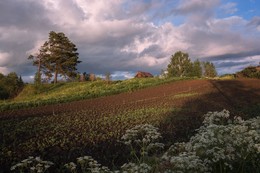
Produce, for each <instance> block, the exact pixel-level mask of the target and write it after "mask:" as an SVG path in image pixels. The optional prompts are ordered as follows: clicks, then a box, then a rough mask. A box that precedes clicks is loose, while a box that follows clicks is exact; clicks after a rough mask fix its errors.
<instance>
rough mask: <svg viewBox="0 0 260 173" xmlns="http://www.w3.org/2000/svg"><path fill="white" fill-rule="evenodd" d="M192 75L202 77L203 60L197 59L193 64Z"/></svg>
mask: <svg viewBox="0 0 260 173" xmlns="http://www.w3.org/2000/svg"><path fill="white" fill-rule="evenodd" d="M191 76H193V77H199V78H201V77H202V67H201V62H200V61H199V60H198V59H197V60H196V61H194V63H193V64H192V74H191Z"/></svg>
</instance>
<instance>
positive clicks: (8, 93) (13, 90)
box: [0, 72, 24, 99]
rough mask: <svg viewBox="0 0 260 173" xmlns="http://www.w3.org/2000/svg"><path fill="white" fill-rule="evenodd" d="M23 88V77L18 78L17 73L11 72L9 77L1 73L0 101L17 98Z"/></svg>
mask: <svg viewBox="0 0 260 173" xmlns="http://www.w3.org/2000/svg"><path fill="white" fill-rule="evenodd" d="M23 86H24V83H23V81H22V78H21V76H20V77H18V76H17V74H16V73H15V72H11V73H9V74H8V75H7V76H4V75H3V74H1V73H0V99H8V98H11V97H15V96H16V95H17V94H18V93H19V92H20V91H21V90H22V88H23Z"/></svg>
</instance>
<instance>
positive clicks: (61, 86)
mask: <svg viewBox="0 0 260 173" xmlns="http://www.w3.org/2000/svg"><path fill="white" fill-rule="evenodd" d="M176 80H181V79H179V78H170V79H159V78H145V79H129V80H125V81H113V82H111V83H109V84H108V83H107V82H105V81H95V82H71V83H58V84H56V85H54V84H44V85H43V86H41V87H40V88H36V87H35V86H34V85H32V84H28V85H27V86H25V88H24V89H23V91H22V92H21V93H20V94H19V95H18V96H17V97H16V98H15V99H13V100H8V101H2V102H0V111H5V110H11V109H20V108H29V107H36V106H40V105H47V104H56V103H64V102H70V101H75V100H82V99H88V98H95V97H101V96H107V95H112V94H118V93H121V92H131V91H134V90H136V89H140V88H145V87H149V86H155V85H160V84H163V83H168V82H171V81H176Z"/></svg>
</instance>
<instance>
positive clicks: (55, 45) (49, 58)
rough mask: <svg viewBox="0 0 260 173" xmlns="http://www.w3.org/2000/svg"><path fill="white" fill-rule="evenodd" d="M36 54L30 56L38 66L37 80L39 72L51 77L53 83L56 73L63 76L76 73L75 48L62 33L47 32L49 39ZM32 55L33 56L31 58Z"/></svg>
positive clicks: (72, 75) (70, 75)
mask: <svg viewBox="0 0 260 173" xmlns="http://www.w3.org/2000/svg"><path fill="white" fill-rule="evenodd" d="M39 51H40V53H39V54H38V55H37V56H31V57H29V58H30V59H33V60H34V61H33V64H34V65H37V66H38V75H39V77H38V80H40V79H41V77H40V76H41V73H43V74H44V75H45V76H46V77H47V78H51V77H53V74H54V83H57V81H58V75H61V76H64V77H75V76H76V75H77V68H76V66H77V64H78V63H80V62H81V61H78V58H79V57H78V53H77V48H76V45H75V44H74V43H72V42H71V41H70V40H69V39H68V37H66V36H65V34H64V33H62V32H60V33H56V32H54V31H51V32H50V33H49V40H48V41H46V42H45V43H44V44H43V46H42V47H41V49H40V50H39ZM33 57H34V58H33Z"/></svg>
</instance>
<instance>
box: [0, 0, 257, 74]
mask: <svg viewBox="0 0 260 173" xmlns="http://www.w3.org/2000/svg"><path fill="white" fill-rule="evenodd" d="M220 3H221V1H220V0H212V1H204V0H194V1H189V0H184V1H179V0H162V1H160V0H148V1H147V0H141V1H139V0H134V1H106V0H100V1H93V0H67V1H62V0H55V1H53V0H44V1H34V0H12V1H8V0H4V1H1V2H0V72H5V73H7V72H10V71H16V72H18V73H19V74H22V75H23V76H27V78H28V79H30V77H29V76H33V75H34V73H35V71H36V69H35V67H33V66H32V65H31V64H32V63H31V62H30V61H28V60H27V57H28V55H29V54H33V53H37V51H38V49H39V47H40V46H41V45H42V44H43V42H44V41H46V40H47V39H48V33H49V32H50V31H52V30H53V31H58V32H64V33H65V34H66V35H67V36H68V37H69V39H70V40H71V41H72V42H74V43H75V44H76V45H77V47H78V52H79V57H80V60H81V61H82V63H80V64H79V66H78V70H79V71H80V72H88V73H96V74H105V73H106V72H111V73H112V74H114V73H115V74H117V76H120V75H119V74H120V72H122V74H123V75H125V76H127V75H128V76H129V73H127V71H129V72H131V74H132V73H134V72H136V71H139V70H141V71H148V72H151V73H153V74H159V73H160V71H161V69H164V68H166V67H167V64H168V63H169V59H170V56H171V55H172V54H174V52H176V51H179V50H181V51H185V52H188V53H189V54H190V57H191V58H192V59H196V58H202V59H201V60H210V61H214V62H215V63H216V64H218V69H219V70H223V69H224V68H226V67H228V66H229V65H230V66H234V67H237V66H240V65H243V64H241V62H245V63H249V61H250V62H257V61H259V60H258V56H257V55H259V54H260V52H259V46H258V45H259V44H260V41H259V40H260V34H259V29H258V26H259V21H260V19H259V17H255V18H253V19H252V20H251V21H247V20H245V19H243V17H239V16H232V17H226V18H222V19H220V18H217V17H216V15H215V9H216V8H219V7H220V5H221V4H220ZM230 8H231V9H233V8H234V5H232V4H231V7H230ZM180 16H181V17H183V18H184V19H183V21H182V23H181V24H179V25H178V26H176V25H174V24H173V23H172V22H173V20H174V19H175V18H176V17H180ZM248 26H254V27H248ZM249 31H250V32H249ZM249 56H254V59H253V60H248V59H247V58H248V57H249ZM228 60H230V61H232V63H231V62H230V63H229V62H224V61H228ZM235 61H241V62H238V63H237V64H236V63H235ZM115 76H116V75H115ZM130 76H131V75H130ZM121 77H122V75H121V76H120V78H121Z"/></svg>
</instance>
